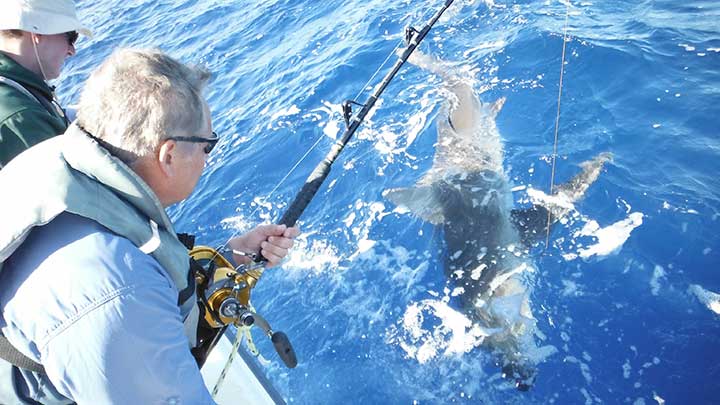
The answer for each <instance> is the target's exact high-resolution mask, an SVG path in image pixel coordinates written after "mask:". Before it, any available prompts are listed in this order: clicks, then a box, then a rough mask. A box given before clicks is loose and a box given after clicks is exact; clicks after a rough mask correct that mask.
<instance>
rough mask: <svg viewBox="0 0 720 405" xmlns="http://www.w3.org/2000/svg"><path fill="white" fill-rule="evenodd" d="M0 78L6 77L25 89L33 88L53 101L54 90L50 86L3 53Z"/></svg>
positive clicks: (0, 53)
mask: <svg viewBox="0 0 720 405" xmlns="http://www.w3.org/2000/svg"><path fill="white" fill-rule="evenodd" d="M0 76H5V77H7V78H8V79H11V80H14V81H16V82H18V83H20V84H22V85H23V86H25V87H32V88H34V89H36V90H37V91H39V92H41V93H42V94H43V95H45V97H47V98H48V99H50V100H52V99H53V88H51V87H50V86H48V84H47V83H46V82H45V81H44V80H43V79H42V77H40V76H38V75H37V74H35V73H33V72H31V71H30V70H28V69H26V68H25V67H24V66H22V65H20V64H19V63H17V62H15V60H14V59H13V58H11V57H9V56H8V55H6V54H5V53H3V52H0Z"/></svg>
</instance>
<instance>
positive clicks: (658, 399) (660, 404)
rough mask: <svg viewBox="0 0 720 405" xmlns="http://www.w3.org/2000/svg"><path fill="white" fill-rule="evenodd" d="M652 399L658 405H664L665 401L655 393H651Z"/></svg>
mask: <svg viewBox="0 0 720 405" xmlns="http://www.w3.org/2000/svg"><path fill="white" fill-rule="evenodd" d="M653 399H654V400H655V402H657V403H658V405H665V400H664V399H662V397H660V395H658V394H657V393H656V392H655V391H653Z"/></svg>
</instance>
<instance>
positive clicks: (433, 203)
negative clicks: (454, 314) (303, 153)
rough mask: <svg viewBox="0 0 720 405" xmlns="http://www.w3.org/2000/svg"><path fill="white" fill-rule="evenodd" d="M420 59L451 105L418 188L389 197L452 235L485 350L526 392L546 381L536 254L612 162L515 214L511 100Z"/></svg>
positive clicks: (451, 266)
mask: <svg viewBox="0 0 720 405" xmlns="http://www.w3.org/2000/svg"><path fill="white" fill-rule="evenodd" d="M410 62H411V63H413V64H414V65H416V66H418V67H420V68H422V69H424V70H427V71H429V72H430V73H433V74H436V75H438V76H440V78H441V82H442V86H443V88H442V90H441V94H443V95H445V102H444V103H443V107H442V108H441V110H440V113H439V114H438V118H437V119H436V127H437V142H436V144H435V154H434V156H433V163H432V166H431V168H430V169H428V170H427V171H426V172H425V173H424V174H423V175H422V177H421V178H420V180H418V181H417V183H416V184H414V185H413V186H411V187H404V188H394V189H389V190H385V191H384V192H383V195H384V197H385V198H387V199H388V200H390V201H391V202H392V203H394V204H395V205H396V206H400V207H404V208H405V209H407V210H409V211H410V212H411V213H412V214H414V215H416V216H418V217H420V218H421V219H423V220H424V221H427V222H430V223H432V224H434V225H436V226H437V227H439V228H441V229H442V233H441V234H442V235H443V238H444V243H445V249H444V252H445V258H444V262H445V263H444V272H445V274H446V276H447V278H448V279H449V280H451V281H452V283H454V285H455V288H456V290H458V289H459V291H460V294H459V302H460V305H461V307H462V310H463V311H464V312H465V314H466V316H468V318H469V319H470V320H471V321H472V322H473V324H474V325H478V326H480V327H481V328H482V330H483V331H484V339H483V343H482V345H483V346H487V347H488V348H489V349H490V351H491V352H492V353H494V354H495V357H496V358H497V363H498V365H499V366H500V367H501V373H502V375H503V377H505V378H506V379H508V380H510V381H511V382H513V383H514V385H515V387H516V388H517V389H519V390H522V391H526V390H528V389H529V388H530V387H531V386H532V385H533V384H534V383H535V379H536V373H537V362H538V360H537V356H533V355H531V353H533V352H537V349H538V346H537V343H536V340H537V336H538V335H539V333H538V331H537V322H536V319H535V318H534V316H533V311H532V306H531V303H530V296H531V293H532V289H531V286H532V280H533V274H534V273H535V270H536V268H535V265H534V263H533V260H532V258H531V255H530V251H531V247H532V246H533V244H536V243H537V242H538V240H539V239H540V237H541V236H545V233H546V230H547V226H548V223H555V222H557V221H558V220H560V219H562V218H563V217H564V216H565V215H567V214H568V212H570V211H571V209H572V207H573V203H574V202H575V201H578V200H579V199H581V198H582V196H583V195H584V194H585V191H586V190H587V189H588V187H589V186H590V185H591V184H592V183H593V182H595V180H596V179H597V178H598V176H599V175H600V173H601V171H602V168H603V165H604V164H605V163H606V162H608V161H609V160H611V155H610V154H609V153H602V154H600V155H598V156H596V157H595V158H593V159H591V160H589V161H586V162H584V163H582V164H581V171H580V173H579V174H577V175H576V176H575V177H573V178H572V179H571V180H570V181H568V182H567V183H564V184H562V185H560V186H558V187H556V188H555V189H554V190H553V193H552V194H551V195H543V196H542V197H538V198H536V199H535V200H537V201H539V202H538V203H536V204H533V206H532V207H530V208H526V209H521V208H515V207H514V201H513V196H512V188H511V184H510V181H509V180H508V176H507V173H506V172H505V170H504V167H503V141H502V139H501V137H500V134H499V131H498V128H497V124H496V117H497V115H498V113H499V112H500V111H501V109H502V107H503V105H504V103H505V98H500V99H498V100H496V101H493V102H482V101H481V100H480V98H479V96H478V94H476V92H475V90H474V88H473V86H472V81H471V80H470V79H468V78H465V77H463V76H462V75H460V74H458V73H456V72H457V69H455V68H453V66H452V65H451V64H448V63H447V62H443V61H441V60H439V59H436V58H434V57H432V56H430V55H427V54H423V53H420V52H419V51H416V53H415V54H414V55H413V57H411V59H410Z"/></svg>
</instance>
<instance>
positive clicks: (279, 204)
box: [58, 0, 720, 404]
mask: <svg viewBox="0 0 720 405" xmlns="http://www.w3.org/2000/svg"><path fill="white" fill-rule="evenodd" d="M440 6H441V2H440V1H435V2H433V1H426V2H422V3H418V2H412V1H408V0H402V1H395V2H387V1H380V0H365V1H358V0H346V1H337V0H329V1H325V2H316V1H302V0H275V1H273V0H270V1H263V2H260V1H230V0H185V1H149V0H128V1H125V2H115V1H109V0H96V1H80V2H79V10H80V13H81V15H82V17H83V19H84V20H85V21H87V22H88V24H89V25H90V26H91V27H92V28H93V30H94V31H95V36H94V37H93V38H92V39H81V40H80V42H79V44H78V54H77V55H76V56H75V57H73V58H71V59H69V60H68V62H67V65H66V70H65V72H64V75H63V77H61V79H60V80H59V84H60V85H59V88H58V90H59V96H60V98H61V100H62V101H63V102H64V103H65V104H71V103H73V102H76V101H77V99H78V97H79V93H80V89H81V85H82V82H83V81H84V80H85V79H86V77H87V76H88V74H89V72H90V71H91V70H92V68H93V67H94V66H97V65H98V64H99V63H100V62H101V61H102V60H103V58H104V57H106V56H107V55H108V54H109V53H110V52H112V51H113V50H114V49H116V48H118V47H121V46H133V47H159V48H161V49H163V50H165V51H167V52H169V53H170V54H172V55H174V56H176V57H178V58H180V59H181V60H183V61H185V62H189V63H201V64H204V65H206V66H207V67H208V68H209V69H210V70H212V71H213V74H214V77H213V79H212V82H211V84H210V86H209V88H208V89H207V93H206V94H207V96H208V100H209V103H210V106H211V110H212V112H213V118H214V120H213V121H214V126H215V129H216V131H217V132H218V133H219V134H220V135H221V136H222V138H223V139H222V140H221V142H220V144H219V146H218V148H217V149H216V151H215V152H213V154H212V156H211V158H210V161H209V164H208V167H207V169H206V171H205V173H204V175H203V177H202V179H201V181H200V183H199V184H198V188H197V190H196V192H195V193H194V194H193V195H192V196H191V197H190V198H189V199H188V200H187V201H185V202H183V203H181V204H178V205H177V206H174V207H172V208H171V209H170V213H171V216H172V217H173V219H174V220H175V221H176V224H177V229H178V230H179V231H184V232H193V233H196V234H197V235H198V239H199V241H200V242H202V243H204V244H209V245H217V244H221V243H223V242H224V241H225V240H227V239H228V238H230V237H231V236H232V235H233V234H234V233H235V232H238V231H243V230H247V229H249V228H250V227H252V226H254V225H255V224H258V223H263V222H268V221H273V220H277V219H278V218H279V217H280V216H281V215H282V213H283V212H284V209H285V208H286V207H287V204H288V203H289V202H290V201H291V200H292V198H293V197H294V195H295V193H296V192H297V191H298V190H299V189H300V187H301V185H302V183H303V181H304V180H305V178H306V177H307V175H308V174H309V173H310V172H311V171H312V169H313V168H314V166H315V165H316V164H317V163H318V162H319V161H320V160H321V159H322V158H323V157H324V155H325V154H326V152H327V151H328V150H329V148H330V146H331V145H332V143H333V142H334V139H336V138H337V137H338V136H339V135H340V133H341V131H342V128H343V127H344V124H343V123H342V118H341V115H340V108H339V106H340V103H341V102H342V101H343V100H345V99H352V98H354V97H356V95H358V94H359V93H361V94H360V97H359V98H358V101H363V100H364V99H365V97H367V96H368V95H369V93H368V91H367V90H369V89H371V88H372V87H373V86H374V85H375V84H376V83H377V82H378V81H379V78H380V77H382V75H384V74H385V73H386V72H387V69H388V68H389V65H386V66H385V68H384V69H381V70H380V71H379V76H378V77H376V79H375V81H373V82H371V83H370V85H369V86H368V87H367V88H365V89H364V88H363V86H365V84H366V82H367V81H368V79H369V78H370V77H371V76H372V75H373V74H374V73H375V72H376V70H377V69H378V68H379V67H380V65H381V64H382V62H383V61H384V60H385V58H386V57H387V56H388V54H390V53H391V52H393V50H394V49H395V48H396V47H397V45H398V44H399V43H400V41H401V39H402V37H403V31H404V28H405V27H406V26H407V25H414V26H415V27H418V28H419V27H421V26H422V25H423V24H424V23H425V21H426V20H427V19H428V18H429V17H430V16H431V15H432V14H433V12H434V11H435V10H436V9H437V8H438V7H440ZM566 15H567V25H566V22H565V21H566ZM718 21H720V4H718V3H717V2H714V1H699V0H690V1H685V2H676V1H671V0H662V1H649V0H646V1H637V2H631V3H629V2H623V1H606V2H598V3H594V2H589V1H571V2H570V3H565V2H557V1H534V2H533V1H501V0H498V1H493V0H486V1H475V0H456V1H455V4H453V6H452V7H451V9H450V10H448V12H447V13H446V14H445V16H444V17H443V18H442V19H441V20H440V21H439V22H438V23H437V25H436V26H435V28H434V29H433V30H432V31H431V33H430V35H429V36H428V38H426V40H425V41H424V42H423V44H422V45H421V47H420V49H421V50H422V51H423V52H425V53H428V54H432V55H434V56H436V57H439V58H442V59H443V60H445V61H448V62H449V63H452V66H453V71H455V72H459V73H460V74H462V75H463V76H464V77H466V78H467V80H471V81H472V83H473V85H474V88H475V89H476V91H477V92H478V93H479V95H480V98H481V99H482V100H483V101H484V102H491V101H494V100H496V99H498V98H501V97H505V98H506V102H505V105H504V108H503V109H502V111H501V112H500V114H499V115H498V117H497V125H498V129H499V132H500V135H501V137H502V139H503V141H504V153H505V160H504V168H505V170H506V172H507V173H508V175H509V177H510V180H511V181H512V185H513V190H514V191H513V199H514V201H515V203H516V204H517V206H519V207H523V206H527V205H528V204H529V201H530V200H529V197H528V193H529V191H531V190H533V189H534V190H544V191H546V192H547V190H548V189H549V187H550V177H551V164H550V162H551V157H552V151H553V139H554V130H555V118H556V113H557V100H558V86H559V79H560V66H561V53H562V45H563V31H564V29H565V27H567V35H568V37H567V42H566V47H567V48H566V62H565V65H564V67H565V72H564V77H563V93H562V99H561V109H560V111H561V112H560V120H559V131H558V138H559V139H558V160H557V169H556V179H557V180H558V182H563V181H566V180H568V179H569V178H570V177H572V176H573V175H574V174H575V173H577V172H578V171H579V167H578V164H579V163H581V162H583V161H585V160H587V159H590V158H592V157H593V156H595V155H597V154H598V153H601V152H606V151H609V152H611V153H612V154H613V156H614V160H613V162H612V163H611V164H609V165H608V166H607V167H606V169H605V170H604V171H603V173H602V174H601V175H600V177H599V179H598V180H597V182H596V183H595V184H593V185H592V186H591V187H590V189H589V190H588V192H587V194H586V196H585V198H584V199H583V200H582V201H580V202H578V203H576V204H575V207H574V208H575V210H574V211H573V215H572V216H571V217H570V218H569V220H567V221H565V223H564V224H561V225H560V226H557V227H555V228H554V229H553V231H552V233H551V235H550V240H551V245H550V246H549V247H548V249H543V247H542V246H541V245H540V246H536V247H535V248H534V249H533V255H532V257H533V261H534V267H535V268H536V270H535V274H534V275H533V277H531V278H528V281H527V282H528V284H529V286H528V287H529V291H531V297H530V298H531V306H532V310H533V314H534V316H535V318H536V319H537V329H538V331H539V332H538V336H537V337H536V340H537V342H538V345H540V346H543V347H546V348H548V349H547V352H546V353H545V356H543V357H544V358H543V359H542V361H541V362H540V364H539V372H538V377H537V381H536V384H535V386H534V387H533V388H532V389H531V390H530V391H529V392H525V393H523V392H518V391H516V390H515V389H514V388H513V387H512V386H511V385H510V384H509V383H508V382H507V381H505V380H504V379H503V378H501V376H500V370H499V369H498V367H496V366H495V364H494V359H493V356H492V354H490V353H489V352H488V351H487V350H485V349H484V348H483V347H475V346H476V344H475V343H477V342H475V341H473V340H472V339H470V340H468V327H467V326H463V324H462V319H460V320H461V322H460V323H458V322H455V321H456V320H457V316H456V315H458V314H460V312H459V311H460V309H459V308H456V307H454V303H455V301H454V300H453V296H452V295H453V294H452V290H453V288H454V287H453V286H452V285H451V284H450V283H448V282H447V280H446V279H445V276H444V272H443V268H442V267H443V260H442V255H443V254H444V249H445V247H444V245H443V240H442V237H441V235H440V232H439V231H438V230H436V229H435V228H434V227H433V226H432V225H431V224H427V223H424V222H422V221H421V220H419V219H417V218H416V217H414V216H412V215H410V214H409V213H407V212H403V211H402V210H398V209H396V207H395V206H394V205H393V204H392V203H390V202H389V201H387V200H386V199H384V198H383V195H382V192H383V190H385V189H388V188H394V187H404V186H409V185H412V184H413V183H414V182H415V181H417V180H418V179H419V178H420V177H421V176H422V174H423V173H424V172H425V171H426V170H427V169H428V168H430V166H431V164H432V160H433V154H434V147H435V143H436V141H437V132H436V118H438V117H439V116H440V114H441V107H442V99H443V98H442V95H443V93H442V90H441V87H442V86H441V81H440V79H439V78H438V77H436V76H433V75H430V74H428V73H427V72H424V71H421V70H419V69H417V68H416V67H414V66H412V65H406V66H405V67H404V68H403V70H402V71H401V72H400V74H399V75H398V77H397V78H396V80H395V81H393V83H392V84H391V85H390V86H389V88H388V89H387V91H386V92H385V93H384V95H383V96H382V98H381V100H380V101H379V102H378V104H377V107H376V109H375V110H374V112H373V113H372V115H371V116H370V117H369V119H368V120H367V121H366V122H365V123H364V124H363V126H362V127H361V130H360V131H359V132H358V133H357V134H356V137H355V138H354V140H353V141H351V142H350V144H349V146H348V147H347V148H346V150H345V151H344V153H343V155H342V156H341V158H340V159H339V161H338V162H337V163H336V165H335V168H334V169H333V171H332V173H331V175H330V177H329V178H328V181H327V184H326V185H325V186H324V187H323V188H322V189H321V191H320V193H319V194H318V195H317V197H316V198H315V200H314V201H313V202H312V204H311V205H310V206H309V208H308V209H307V211H306V212H305V214H304V215H303V216H302V218H301V221H300V225H301V227H302V230H303V236H302V237H301V238H300V240H299V241H298V244H297V245H298V246H297V247H296V249H295V250H294V251H293V253H292V255H291V256H290V258H289V260H288V261H287V262H286V263H285V265H283V266H282V267H279V268H277V269H273V270H269V271H267V272H266V273H265V275H264V277H263V279H262V280H261V282H260V283H259V285H258V287H257V288H256V289H255V290H254V295H253V297H254V298H253V302H254V305H255V307H256V308H257V309H258V310H259V311H260V313H262V314H264V315H265V317H266V318H267V319H268V320H269V321H270V323H271V324H272V325H273V327H274V329H276V330H282V331H284V332H286V333H287V334H288V335H289V336H290V338H291V339H292V341H293V344H294V346H295V349H296V351H297V354H298V357H299V361H300V364H299V365H298V367H297V368H296V369H293V370H288V369H285V368H284V366H282V365H281V363H280V361H279V360H278V358H277V356H276V355H275V354H274V353H273V351H272V348H271V345H270V344H269V343H268V342H266V341H265V340H263V339H262V337H261V336H259V335H257V336H256V340H257V341H258V344H259V348H260V350H261V352H262V353H263V359H261V363H262V364H263V367H264V368H265V370H266V372H267V375H268V377H269V378H270V379H271V380H272V381H273V382H274V383H275V385H276V386H277V388H278V390H279V391H280V393H281V394H282V395H283V397H284V398H285V399H286V400H287V402H289V403H297V404H318V403H320V404H332V403H538V404H540V403H543V404H544V403H633V404H653V403H658V404H663V403H669V404H672V403H698V404H700V403H707V404H711V403H717V402H719V401H720V388H719V386H718V383H717V381H718V379H720V367H719V366H718V364H720V351H719V350H718V349H717V348H718V347H720V296H718V295H716V293H720V277H718V271H720V233H719V232H718V229H720V228H719V225H720V221H719V220H718V219H719V217H720V180H718V176H717V175H718V173H720V159H719V157H720V125H719V123H720V119H719V118H718V114H719V113H720V108H719V107H718V105H720V79H719V73H720V25H718ZM391 61H394V59H391ZM363 90H365V91H364V92H363ZM316 143H317V146H316V147H315V148H314V149H311V148H312V147H313V145H315V144H316ZM308 151H310V152H309V154H308V156H307V158H306V159H304V160H302V161H301V162H300V163H299V164H298V165H297V167H295V165H296V163H297V162H298V161H299V160H300V159H301V157H303V155H304V154H305V153H306V152H308ZM293 168H294V169H293ZM288 173H289V175H288ZM286 175H287V178H286ZM278 185H279V186H278ZM226 384H242V382H238V381H227V382H226ZM238 402H240V399H238Z"/></svg>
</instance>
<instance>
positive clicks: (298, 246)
mask: <svg viewBox="0 0 720 405" xmlns="http://www.w3.org/2000/svg"><path fill="white" fill-rule="evenodd" d="M314 234H315V232H310V233H302V234H300V236H299V237H298V238H297V239H295V245H294V246H293V248H292V249H291V250H290V252H289V253H288V256H287V259H286V261H285V262H284V263H283V265H282V266H283V270H284V271H285V272H286V273H287V275H288V276H289V277H299V276H300V275H301V274H307V273H310V274H313V275H316V276H320V275H323V274H327V273H334V272H337V271H339V270H342V269H341V268H340V260H341V257H340V254H339V253H338V250H337V248H336V247H335V246H333V245H331V244H330V243H329V242H328V241H327V240H323V239H314V238H312V236H313V235H314Z"/></svg>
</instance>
